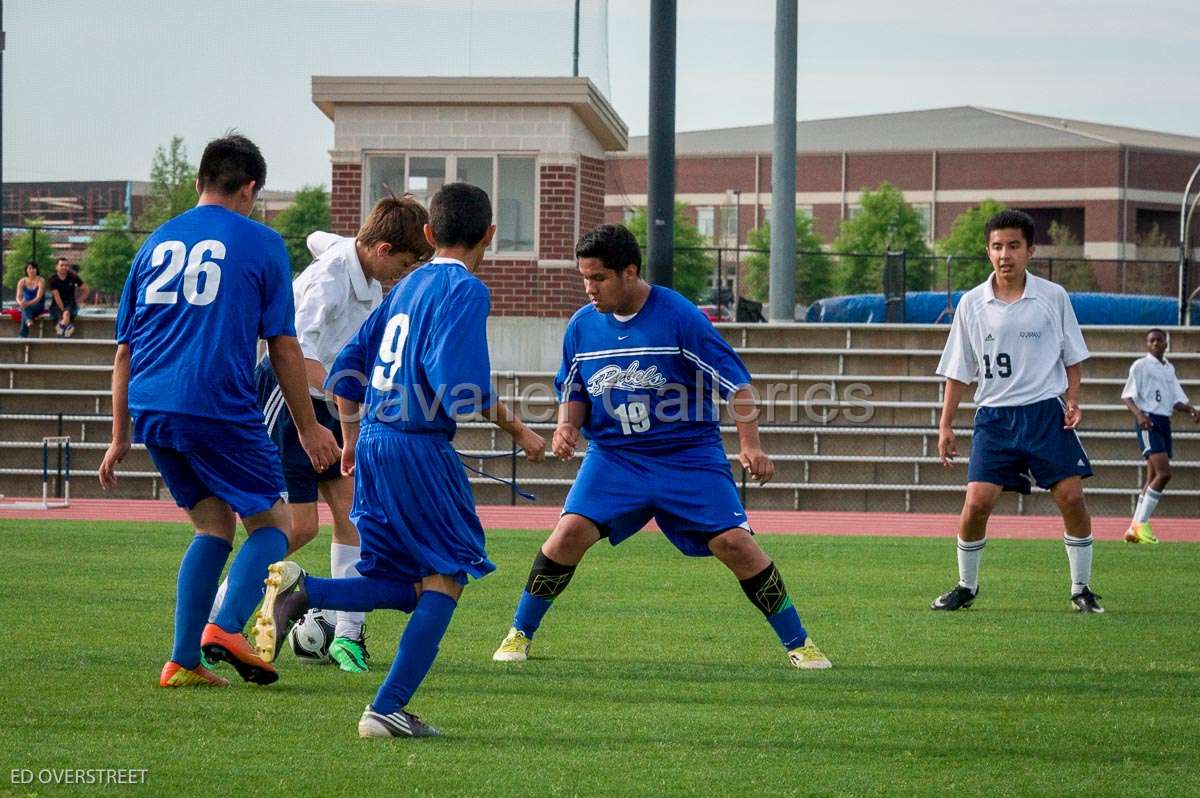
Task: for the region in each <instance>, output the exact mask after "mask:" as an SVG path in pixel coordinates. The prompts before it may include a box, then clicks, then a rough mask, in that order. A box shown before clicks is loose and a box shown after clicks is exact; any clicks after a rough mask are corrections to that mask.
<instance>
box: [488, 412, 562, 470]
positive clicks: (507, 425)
mask: <svg viewBox="0 0 1200 798" xmlns="http://www.w3.org/2000/svg"><path fill="white" fill-rule="evenodd" d="M483 415H484V417H485V418H486V419H487V420H488V421H490V422H492V423H493V424H495V425H496V426H497V427H499V428H500V429H502V430H504V431H505V432H507V433H508V434H509V435H511V436H512V439H513V443H515V444H516V445H517V446H518V447H519V448H521V449H523V450H524V451H525V458H526V459H527V460H529V462H531V463H540V462H542V460H543V459H545V457H546V439H545V438H543V437H542V436H541V435H538V434H537V433H536V432H534V431H533V430H531V429H530V428H529V427H527V426H525V422H523V421H521V419H519V418H517V417H516V416H515V415H513V411H512V410H510V409H509V407H508V405H506V404H504V402H501V401H500V400H499V399H497V400H496V401H495V402H493V403H492V406H491V407H489V408H488V409H486V410H484V411H483Z"/></svg>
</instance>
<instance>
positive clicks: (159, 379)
mask: <svg viewBox="0 0 1200 798" xmlns="http://www.w3.org/2000/svg"><path fill="white" fill-rule="evenodd" d="M294 316H295V312H294V310H293V305H292V270H291V266H290V264H289V261H288V255H287V250H286V249H285V248H284V246H283V239H282V238H280V237H279V234H278V233H276V232H275V231H274V230H272V229H271V228H269V227H267V226H266V225H262V224H259V223H258V222H254V221H251V220H250V219H247V218H246V217H245V216H242V215H241V214H239V213H235V212H234V211H231V210H229V209H227V208H224V207H221V206H220V205H200V206H197V207H195V208H192V209H191V210H190V211H187V212H186V213H182V214H180V215H179V216H177V217H175V218H174V219H172V220H170V221H169V222H167V223H165V224H163V225H162V226H161V227H159V228H158V229H157V230H155V231H154V232H153V233H152V234H151V235H150V237H149V238H148V239H146V243H145V244H143V245H142V248H141V249H140V250H138V253H137V255H136V256H135V257H134V259H133V265H132V266H131V268H130V270H129V277H128V279H126V281H125V290H124V291H123V292H122V294H121V306H120V309H119V311H118V312H117V343H124V344H129V349H130V374H129V409H130V412H131V414H132V415H133V416H135V417H136V416H138V415H139V414H141V413H146V412H160V413H172V414H185V415H190V416H200V417H202V418H211V419H216V420H220V421H228V422H234V423H262V411H261V410H260V409H259V407H258V401H257V399H256V397H255V393H254V362H255V357H256V353H257V346H258V339H259V338H273V337H275V336H277V335H295V334H296V328H295V318H294Z"/></svg>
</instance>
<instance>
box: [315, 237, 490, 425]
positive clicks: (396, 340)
mask: <svg viewBox="0 0 1200 798" xmlns="http://www.w3.org/2000/svg"><path fill="white" fill-rule="evenodd" d="M490 309H491V297H490V296H489V294H488V290H487V286H485V285H484V284H483V283H482V282H481V281H480V280H479V278H477V277H475V276H474V275H472V274H471V273H470V272H468V271H467V268H466V267H465V266H464V265H463V264H462V263H461V262H460V261H457V260H452V259H449V258H434V259H433V260H431V261H430V262H429V263H428V264H427V265H425V266H422V267H421V268H419V269H417V270H416V271H414V272H413V273H412V274H410V275H408V276H407V277H405V278H404V280H402V281H401V282H400V283H399V284H398V285H397V286H396V287H395V288H393V289H392V290H391V292H390V293H389V294H388V295H387V298H386V299H384V301H383V304H382V305H380V306H379V307H377V308H376V309H375V310H374V311H373V312H372V313H371V315H370V316H369V317H368V318H367V320H366V321H365V322H363V325H362V327H360V328H359V330H358V334H357V335H355V336H354V338H352V339H350V342H349V343H347V344H346V346H345V347H343V349H342V351H341V353H340V354H338V356H337V359H336V360H334V362H333V367H332V368H331V369H330V370H329V378H328V380H327V381H326V386H325V387H326V388H328V389H329V390H331V391H332V392H333V393H334V394H335V395H337V396H341V397H344V398H346V399H352V400H354V401H356V402H363V403H364V404H365V405H366V406H365V407H364V408H363V421H362V424H363V435H364V436H366V435H367V434H368V430H369V429H370V428H374V429H375V430H376V431H387V430H390V431H392V432H407V433H415V434H422V433H425V434H428V433H440V434H443V435H445V436H446V437H447V438H453V437H454V433H455V431H456V430H457V424H456V423H455V421H454V417H455V416H460V415H466V414H469V413H475V412H480V411H482V410H486V409H487V408H489V407H491V406H492V404H493V403H494V402H495V396H494V394H493V392H492V376H491V365H490V361H489V359H488V345H487V316H488V311H489V310H490Z"/></svg>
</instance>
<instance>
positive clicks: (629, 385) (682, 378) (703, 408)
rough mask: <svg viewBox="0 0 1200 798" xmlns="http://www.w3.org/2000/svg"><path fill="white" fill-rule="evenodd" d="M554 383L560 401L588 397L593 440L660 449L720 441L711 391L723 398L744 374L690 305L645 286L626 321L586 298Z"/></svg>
mask: <svg viewBox="0 0 1200 798" xmlns="http://www.w3.org/2000/svg"><path fill="white" fill-rule="evenodd" d="M554 384H555V387H556V388H557V390H558V398H559V401H560V402H586V403H588V405H589V407H588V415H587V421H586V422H585V423H584V426H583V434H584V435H585V436H586V437H587V438H588V439H589V440H591V441H592V442H593V444H596V445H600V446H603V447H630V448H631V449H638V448H640V449H643V450H645V449H649V448H654V449H656V450H661V449H671V448H687V447H690V446H695V445H697V444H715V445H717V446H720V445H721V437H720V432H719V427H718V415H717V408H716V405H715V403H714V402H713V392H714V391H716V392H717V393H719V394H720V395H721V396H722V397H725V398H728V397H729V396H730V395H731V394H733V393H734V392H735V391H737V390H738V389H739V388H741V387H743V386H746V385H749V384H750V374H749V372H747V371H746V366H745V365H744V364H743V363H742V360H741V358H739V357H738V355H737V353H736V352H734V351H733V347H731V346H730V345H729V344H728V343H727V342H726V341H725V339H724V338H722V337H721V334H720V333H718V332H717V331H716V329H715V328H714V327H713V326H712V324H711V323H710V322H709V321H708V319H707V318H705V317H704V314H702V313H701V312H700V310H699V309H698V308H697V307H696V306H695V305H693V304H692V303H691V302H689V301H688V300H687V299H686V298H685V297H684V296H682V295H681V294H679V293H677V292H675V291H672V290H671V289H669V288H663V287H661V286H651V288H650V295H649V296H648V297H647V298H646V303H645V304H644V305H643V306H642V309H641V310H640V311H638V313H637V315H635V316H634V317H633V318H632V319H629V320H628V321H621V320H619V319H617V318H616V317H615V316H614V315H613V314H611V313H600V312H599V311H598V310H596V308H595V307H594V306H592V305H587V306H585V307H583V308H581V309H580V310H579V311H577V312H576V313H575V315H574V316H573V317H572V318H571V321H570V322H569V323H568V324H567V331H566V334H565V335H564V336H563V359H562V365H561V366H560V367H559V371H558V376H556V377H555V380H554Z"/></svg>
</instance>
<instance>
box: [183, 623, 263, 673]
mask: <svg viewBox="0 0 1200 798" xmlns="http://www.w3.org/2000/svg"><path fill="white" fill-rule="evenodd" d="M200 650H201V651H203V652H204V656H206V657H208V658H209V659H210V660H211V661H213V662H217V661H221V662H228V663H229V664H230V665H232V666H233V668H234V670H236V671H237V672H238V676H241V677H242V678H243V679H244V680H246V681H248V682H252V683H254V684H272V683H274V682H275V681H277V680H278V679H279V673H278V672H277V671H276V670H275V669H274V668H273V667H271V665H270V663H268V662H265V661H264V660H263V659H262V658H261V657H259V656H258V655H257V654H255V653H254V649H252V648H250V643H249V641H247V640H246V638H245V637H244V636H243V635H242V634H241V633H238V632H226V631H225V630H224V629H222V628H221V627H219V626H217V625H216V624H215V623H210V624H209V625H208V626H205V627H204V634H203V635H201V636H200Z"/></svg>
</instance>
